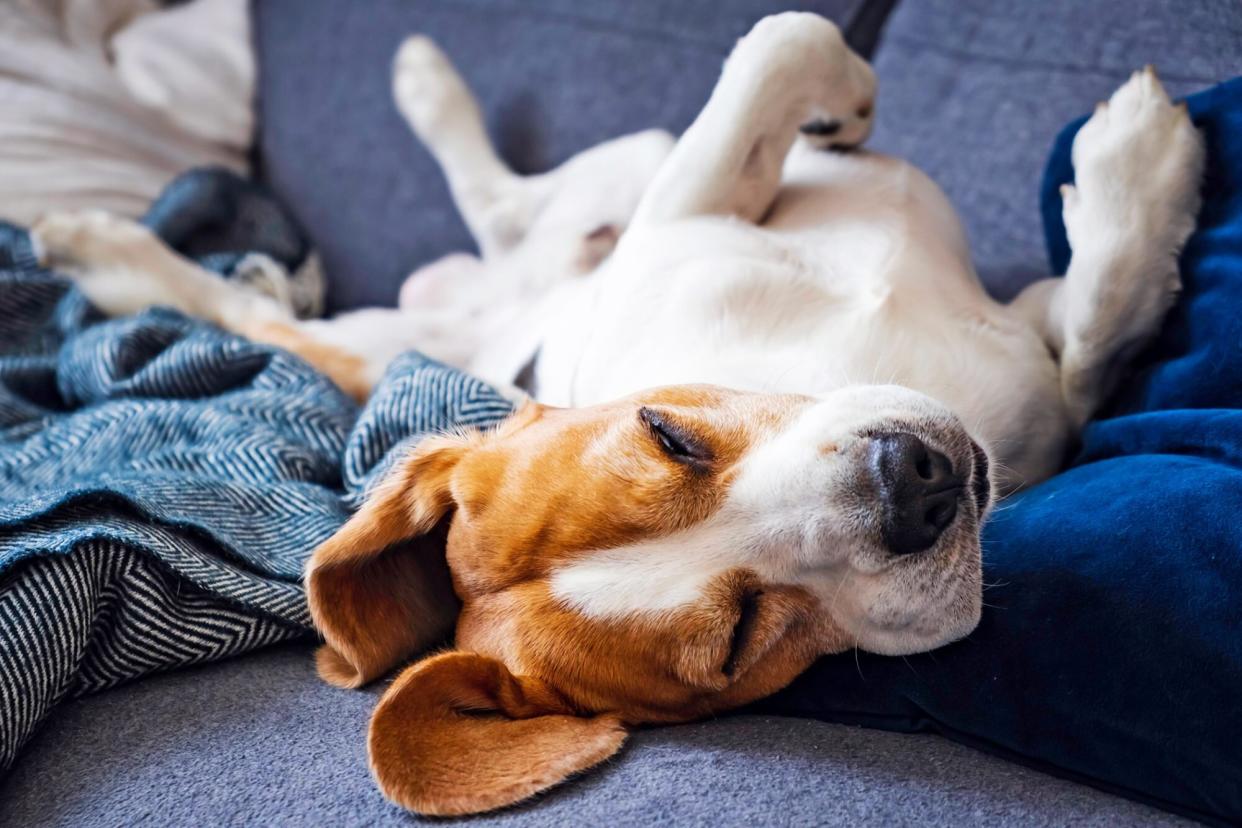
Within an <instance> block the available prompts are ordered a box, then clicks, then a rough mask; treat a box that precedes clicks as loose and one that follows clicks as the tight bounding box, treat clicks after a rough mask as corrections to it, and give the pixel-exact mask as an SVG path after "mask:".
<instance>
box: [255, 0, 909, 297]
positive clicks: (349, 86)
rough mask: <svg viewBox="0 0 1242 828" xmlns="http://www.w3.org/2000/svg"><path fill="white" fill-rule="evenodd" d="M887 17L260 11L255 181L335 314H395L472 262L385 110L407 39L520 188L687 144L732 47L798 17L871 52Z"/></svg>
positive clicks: (431, 169)
mask: <svg viewBox="0 0 1242 828" xmlns="http://www.w3.org/2000/svg"><path fill="white" fill-rule="evenodd" d="M887 6H888V2H887V0H872V2H871V3H870V4H866V6H865V13H862V14H859V10H860V9H864V0H798V2H787V1H784V0H690V1H688V2H677V3H665V2H659V0H627V2H624V3H618V2H576V0H452V1H451V2H449V0H439V1H437V0H419V2H408V0H367V2H363V3H356V2H340V0H260V1H259V2H257V3H256V5H255V28H256V33H255V36H256V38H257V44H258V55H259V76H260V108H259V123H260V126H259V153H260V164H259V168H260V170H261V172H262V174H263V175H264V176H265V177H266V179H267V181H268V183H269V184H271V185H272V187H273V188H274V190H275V191H276V193H277V194H278V195H279V196H280V197H281V198H282V199H283V200H284V202H285V203H286V205H287V206H288V207H289V208H290V209H291V210H292V211H293V213H294V215H296V216H297V217H298V219H299V220H300V221H301V222H302V224H303V225H304V227H305V229H306V230H307V231H308V232H309V234H310V236H311V238H312V240H313V242H314V244H315V245H316V246H317V247H318V248H319V250H320V253H321V254H322V257H323V262H324V265H325V268H326V271H327V274H328V280H329V287H328V306H329V309H330V310H335V309H341V308H347V307H356V306H358V305H367V304H371V305H376V304H378V305H394V304H396V300H397V289H398V287H399V286H400V284H401V282H402V281H403V280H404V279H405V277H406V276H407V275H408V274H409V272H410V271H411V270H413V269H414V268H415V267H416V266H419V265H422V264H425V263H426V262H428V261H431V260H433V259H435V258H438V257H439V256H442V255H444V254H446V253H451V252H455V251H460V250H470V249H473V247H474V245H473V242H472V241H471V239H470V237H469V235H468V234H467V232H466V228H465V226H464V225H463V224H462V222H461V219H460V218H458V216H457V212H456V211H455V210H454V209H453V206H452V202H451V200H450V199H449V195H448V191H447V188H446V187H445V184H444V182H443V180H442V179H441V176H440V173H439V170H438V168H437V167H436V165H435V163H434V162H433V161H432V159H431V157H430V155H428V154H427V152H426V151H425V150H424V149H423V148H422V146H421V145H419V144H418V142H417V140H416V139H415V138H414V136H413V135H411V134H410V132H409V130H408V128H407V127H406V126H405V124H404V122H403V121H402V120H401V118H400V116H399V115H398V114H397V111H396V109H395V107H394V105H393V103H392V91H391V84H390V81H389V71H390V65H391V62H392V57H393V54H394V53H395V52H396V49H397V46H398V45H399V44H400V42H401V41H402V40H403V39H404V38H405V36H406V35H409V34H412V33H414V32H423V33H426V34H429V35H431V36H432V37H434V38H435V39H436V40H437V41H438V42H439V43H440V44H441V45H442V46H443V47H444V49H445V51H446V52H447V53H448V54H449V56H450V57H451V58H452V59H453V61H454V63H456V64H457V66H458V67H459V69H460V70H461V72H462V74H463V75H464V76H465V78H466V80H467V81H468V82H469V83H470V84H471V85H472V86H473V88H474V89H475V91H476V92H477V94H478V95H479V97H480V100H481V102H482V104H483V108H484V110H485V112H486V114H487V120H488V125H489V128H490V130H491V133H492V135H493V138H494V140H495V141H496V142H497V144H498V146H499V148H500V151H501V154H502V155H503V156H504V157H505V158H506V160H508V161H509V162H510V163H511V164H512V165H514V167H515V168H517V169H518V170H520V171H523V172H536V171H542V170H546V169H550V168H551V167H553V166H555V165H556V164H558V163H560V162H562V161H564V160H565V159H566V158H568V157H570V156H571V155H573V154H574V153H575V152H578V151H579V150H582V149H585V148H586V147H589V146H592V145H594V144H596V143H599V142H600V141H602V140H604V139H607V138H613V137H615V136H617V135H621V134H624V133H627V132H634V131H636V130H639V129H644V128H647V127H664V128H667V129H670V130H673V131H675V132H680V131H681V130H682V129H684V128H685V127H686V126H687V125H688V124H689V123H690V121H691V119H693V117H694V116H695V115H696V114H697V113H698V110H699V108H700V107H701V106H702V104H703V101H705V100H706V99H707V95H708V93H709V92H710V91H711V88H712V85H713V84H714V82H715V80H716V76H717V74H718V73H719V71H720V64H721V61H722V60H723V59H724V57H725V55H727V54H728V52H729V49H730V48H731V47H732V45H733V42H734V41H735V40H736V38H737V37H738V36H740V35H741V34H744V33H745V32H746V31H747V30H748V29H749V28H750V26H751V25H752V24H753V23H754V21H756V20H758V19H759V18H760V17H762V16H763V15H765V14H767V13H769V12H773V11H779V10H782V9H787V8H791V7H802V8H808V9H813V10H815V11H818V12H819V13H821V14H824V15H826V16H828V17H831V18H833V19H834V20H837V21H838V22H840V23H841V24H842V26H843V28H849V24H850V22H851V21H853V20H854V19H855V18H856V17H857V19H858V26H857V27H856V28H853V29H852V30H851V35H852V37H853V38H854V40H855V41H856V42H857V43H859V45H860V47H865V46H866V45H867V44H868V43H869V42H870V41H872V40H874V38H875V32H876V29H877V28H878V24H879V22H880V20H881V19H882V15H881V14H879V13H877V9H878V10H879V11H883V10H884V9H885V8H886V7H887Z"/></svg>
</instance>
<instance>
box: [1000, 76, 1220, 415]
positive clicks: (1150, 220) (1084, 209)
mask: <svg viewBox="0 0 1242 828" xmlns="http://www.w3.org/2000/svg"><path fill="white" fill-rule="evenodd" d="M1073 159H1074V177H1075V184H1073V185H1066V186H1065V187H1064V188H1062V198H1063V200H1064V205H1063V208H1062V209H1063V215H1064V219H1065V229H1066V233H1067V235H1068V237H1069V242H1070V247H1071V248H1072V250H1073V258H1072V259H1071V261H1070V265H1069V270H1068V272H1067V273H1066V275H1065V278H1064V279H1047V280H1043V281H1040V282H1036V283H1035V284H1033V285H1031V286H1030V287H1029V288H1027V289H1026V290H1025V291H1024V292H1023V293H1022V294H1021V295H1020V296H1019V297H1018V298H1017V299H1016V300H1015V301H1014V308H1015V309H1016V310H1018V311H1019V312H1020V313H1022V314H1023V315H1025V316H1026V317H1027V318H1028V319H1029V320H1030V321H1032V322H1033V323H1034V324H1035V325H1036V327H1037V328H1038V329H1039V330H1040V331H1041V333H1042V334H1043V335H1044V337H1045V340H1046V341H1047V342H1048V345H1049V347H1050V348H1052V350H1053V351H1054V352H1056V353H1057V354H1059V356H1060V365H1061V392H1062V396H1063V398H1064V401H1065V404H1066V407H1067V410H1068V412H1069V414H1070V417H1071V418H1072V420H1073V421H1074V423H1075V425H1077V426H1081V425H1082V424H1083V423H1084V422H1086V420H1087V419H1088V418H1089V417H1090V416H1091V415H1092V414H1094V413H1095V412H1096V410H1097V409H1098V407H1099V406H1100V404H1101V403H1102V402H1103V401H1104V400H1105V399H1106V398H1107V396H1108V394H1109V393H1110V392H1111V391H1112V389H1113V387H1114V385H1115V384H1116V382H1117V379H1118V378H1119V374H1120V371H1121V369H1123V368H1124V367H1125V364H1126V362H1127V361H1128V360H1129V359H1131V358H1132V357H1133V356H1135V354H1136V353H1137V351H1138V350H1139V349H1140V348H1142V347H1143V346H1144V345H1145V344H1147V342H1148V341H1150V339H1151V338H1152V337H1153V336H1154V335H1155V334H1156V332H1157V331H1158V330H1159V328H1160V324H1161V322H1162V321H1163V319H1164V317H1165V314H1166V313H1167V312H1168V310H1169V308H1170V307H1171V306H1172V305H1173V302H1174V301H1175V300H1176V298H1177V294H1178V291H1179V290H1180V289H1181V281H1180V279H1179V277H1178V269H1177V259H1178V255H1179V253H1180V252H1181V249H1182V247H1183V245H1185V243H1186V240H1187V239H1188V238H1189V237H1190V234H1191V232H1193V230H1194V226H1195V216H1196V214H1197V213H1198V210H1199V184H1200V180H1201V178H1202V173H1203V164H1204V147H1203V142H1202V139H1201V137H1200V135H1199V133H1198V132H1197V131H1196V130H1195V128H1194V125H1193V124H1191V122H1190V118H1189V116H1188V115H1187V113H1186V108H1185V106H1184V105H1181V104H1173V103H1172V102H1171V101H1170V100H1169V96H1168V95H1167V94H1166V93H1165V91H1164V88H1163V87H1162V86H1161V85H1160V81H1159V80H1158V79H1157V77H1156V74H1155V72H1154V71H1153V70H1152V69H1151V67H1148V68H1147V69H1145V70H1143V71H1141V72H1136V73H1134V75H1133V76H1132V77H1131V78H1130V80H1129V81H1128V82H1127V83H1126V84H1125V85H1123V86H1122V87H1121V88H1120V89H1118V90H1117V91H1116V92H1115V93H1114V94H1113V96H1112V98H1111V99H1110V100H1109V101H1108V102H1106V103H1101V104H1100V105H1099V106H1098V107H1096V111H1095V114H1094V115H1092V116H1091V118H1090V120H1088V121H1087V123H1086V124H1084V125H1083V127H1082V129H1081V130H1079V132H1078V135H1077V136H1076V137H1075V139H1074V148H1073Z"/></svg>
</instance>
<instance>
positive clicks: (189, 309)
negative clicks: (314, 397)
mask: <svg viewBox="0 0 1242 828" xmlns="http://www.w3.org/2000/svg"><path fill="white" fill-rule="evenodd" d="M31 238H32V241H33V243H34V246H35V249H36V252H37V253H38V256H39V259H40V261H41V262H42V264H44V265H45V266H47V267H50V268H53V269H55V270H56V271H57V272H59V273H62V274H64V275H66V276H68V277H69V278H71V279H72V280H73V281H74V282H75V283H76V284H77V285H78V287H79V288H80V289H81V290H82V292H83V293H84V294H85V295H86V297H87V298H88V299H90V300H91V302H92V303H93V304H94V305H95V306H96V307H98V308H99V309H100V310H101V311H103V312H104V313H105V314H107V315H109V316H123V315H126V314H130V313H136V312H138V311H141V310H143V309H145V308H147V307H150V306H152V305H164V306H167V307H172V308H175V309H176V310H179V311H181V312H182V313H185V314H187V315H189V316H194V317H198V318H200V319H205V320H207V321H209V322H212V323H214V324H216V325H219V326H220V327H222V328H224V329H225V330H228V331H232V332H234V333H237V334H241V335H242V336H245V337H247V338H249V339H252V340H254V341H256V342H265V343H270V344H273V345H277V346H280V347H282V348H284V349H285V350H288V351H291V352H293V353H295V354H297V355H298V356H300V357H302V358H303V359H305V360H306V361H307V362H309V363H310V364H311V365H313V366H314V367H316V368H318V369H319V370H320V371H322V372H323V373H324V374H327V375H328V377H329V378H331V379H332V380H333V382H335V383H336V384H337V385H338V386H340V387H341V389H342V390H344V391H345V392H346V393H348V394H350V395H351V396H353V397H354V398H356V399H359V400H361V399H365V398H366V397H367V396H368V395H369V394H370V389H371V387H372V386H373V385H374V383H375V382H376V381H377V380H378V378H379V376H380V374H381V372H382V371H383V369H384V367H385V365H386V363H387V358H384V359H382V360H381V359H377V358H375V356H374V355H372V354H369V353H367V352H365V351H355V350H350V349H347V348H345V347H342V346H341V345H340V344H339V343H337V342H334V341H333V338H332V337H330V336H325V335H324V333H325V330H326V328H327V326H330V325H332V322H323V321H313V322H302V321H299V320H297V319H296V318H294V316H293V314H292V313H290V312H289V311H288V310H287V309H286V308H285V306H283V305H281V304H280V303H279V302H277V301H276V300H274V299H272V298H271V297H270V296H267V295H265V294H263V293H260V292H258V291H257V290H255V289H253V288H251V287H248V286H246V285H241V284H237V283H235V282H231V281H229V280H227V279H224V278H221V277H220V276H217V275H215V274H214V273H209V272H208V271H206V270H204V269H202V268H201V267H199V266H198V265H197V264H195V263H194V262H192V261H190V260H189V259H186V258H184V257H182V256H180V255H179V254H178V253H176V252H175V251H174V250H172V249H171V248H169V247H168V246H167V245H165V244H164V242H163V241H161V240H160V238H159V237H158V236H156V235H155V234H154V233H152V232H151V230H149V229H148V228H147V227H144V226H143V225H141V224H138V223H137V222H134V221H131V220H129V219H126V218H122V217H120V216H115V215H112V214H110V213H106V212H102V211H90V212H80V213H79V212H60V213H50V214H48V215H47V216H44V217H43V218H42V219H40V220H39V221H38V222H36V223H35V225H34V227H32V228H31ZM391 313H392V314H393V315H394V316H395V315H396V314H397V312H396V311H391ZM375 327H376V326H375V323H371V324H370V325H369V328H370V329H371V331H372V337H373V338H374V337H375V336H376V334H375V332H374V329H375ZM399 332H400V333H404V331H403V330H402V328H401V326H398V325H394V326H392V335H394V336H395V335H397V334H398V333H399Z"/></svg>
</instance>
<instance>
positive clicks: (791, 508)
mask: <svg viewBox="0 0 1242 828" xmlns="http://www.w3.org/2000/svg"><path fill="white" fill-rule="evenodd" d="M990 501H991V486H990V483H989V479H988V462H987V458H986V455H985V453H984V452H983V450H982V449H981V448H980V447H979V446H978V445H977V444H976V443H975V442H974V441H973V440H971V439H970V437H969V436H968V435H967V433H966V431H965V430H964V428H963V427H962V425H961V423H960V422H959V421H958V420H957V418H956V417H954V416H953V415H952V414H951V413H949V412H948V411H946V410H945V409H944V408H943V407H941V406H939V405H938V404H936V403H934V402H933V401H931V400H930V399H928V398H926V397H924V396H922V395H920V394H916V393H914V392H911V391H908V390H905V389H900V388H895V387H879V386H861V387H851V388H846V389H843V390H840V391H837V392H834V393H832V394H830V395H827V396H824V397H821V398H811V397H801V396H784V395H764V394H749V393H741V392H734V391H728V390H725V389H721V388H716V387H709V386H679V387H671V388H663V389H657V390H654V391H649V392H644V393H642V394H638V395H636V396H634V397H631V398H627V399H625V400H621V401H618V402H615V403H610V404H607V405H601V406H596V407H593V408H585V409H553V408H548V407H545V406H541V405H538V404H534V403H530V404H528V405H526V406H525V407H524V408H522V409H521V410H520V411H519V412H518V413H517V414H515V415H514V416H513V417H512V418H511V419H510V420H509V421H507V422H506V423H504V424H503V425H502V426H500V427H499V428H498V429H497V430H495V431H494V432H491V433H487V434H479V435H472V436H462V437H436V438H431V439H428V440H426V441H424V442H423V443H422V444H421V445H420V446H419V447H418V448H417V449H416V450H415V451H414V452H413V453H412V454H411V455H410V456H409V457H408V458H407V459H405V460H404V462H403V463H402V464H401V465H400V466H398V467H397V468H396V469H395V470H394V471H393V473H392V474H391V475H390V476H389V477H388V479H387V480H386V481H384V483H383V484H382V486H381V487H380V488H379V489H378V490H377V491H375V492H374V493H373V494H372V495H371V496H370V497H369V499H368V500H367V502H366V503H365V504H364V505H363V507H362V508H361V509H360V510H359V511H358V513H357V514H356V515H355V516H354V517H353V518H352V519H351V520H350V521H349V522H348V523H347V524H346V525H345V526H344V527H343V528H342V529H341V530H340V531H339V532H338V533H337V534H336V535H335V536H334V537H332V538H331V539H330V540H329V541H327V542H326V543H325V544H324V545H323V546H322V547H320V548H319V549H318V550H317V551H316V553H315V555H314V557H313V559H312V561H311V564H310V566H309V569H308V572H307V580H308V586H309V592H310V601H311V609H312V611H313V613H314V617H315V620H316V622H317V624H318V626H319V628H320V630H321V631H322V633H323V635H324V638H325V640H326V642H327V643H326V645H325V647H324V648H323V649H322V650H321V651H320V655H319V667H320V673H321V675H323V677H324V678H326V679H327V680H328V681H331V682H333V683H335V684H339V685H343V686H358V685H360V684H363V683H366V682H368V681H371V680H372V679H375V678H377V677H379V676H381V675H383V674H384V673H386V672H388V671H389V670H390V669H392V668H393V667H394V666H395V665H397V664H399V663H400V662H401V661H402V660H404V659H406V658H408V657H410V656H411V655H412V654H413V653H415V652H416V651H418V650H419V649H421V648H425V647H426V646H428V645H429V644H431V643H434V639H435V637H436V636H437V635H442V634H443V633H444V632H445V630H444V628H443V627H437V626H436V624H435V621H434V618H435V616H437V614H439V615H440V616H441V617H442V616H443V612H444V610H445V609H446V607H445V606H444V594H446V593H447V592H448V590H447V589H445V588H443V587H441V590H440V594H439V595H437V594H436V589H437V586H438V585H441V584H442V583H443V582H442V581H440V580H437V579H436V578H434V577H432V574H433V572H434V569H435V561H436V560H437V557H438V556H437V555H436V554H435V552H434V551H432V550H431V548H430V547H435V546H437V545H438V544H437V543H436V542H435V540H434V539H439V540H440V541H442V542H443V543H444V545H445V546H446V548H447V562H448V567H449V570H450V573H451V581H452V588H453V591H454V592H455V593H456V596H457V598H458V599H460V614H459V616H458V618H457V627H456V646H457V648H458V649H456V650H453V651H451V652H446V653H441V654H439V655H434V656H431V657H429V658H426V659H424V660H423V661H421V662H418V663H416V664H414V665H413V666H411V667H409V668H408V669H407V670H406V671H405V672H403V673H402V674H401V675H400V676H399V677H398V678H397V680H396V681H395V683H394V684H393V685H392V687H391V688H389V690H388V691H387V693H386V694H385V695H384V697H383V699H382V700H381V702H380V704H379V706H378V708H377V709H376V712H375V715H374V718H373V719H372V724H371V731H370V756H371V763H372V768H373V770H374V772H375V775H376V778H377V780H378V781H379V784H380V787H381V788H382V789H383V791H384V793H385V794H386V795H387V796H388V797H389V798H390V799H392V800H394V801H395V802H397V803H399V804H401V805H404V806H406V807H408V808H411V809H413V810H416V811H420V812H423V813H432V814H458V813H469V812H475V811H480V810H486V809H489V808H494V807H499V806H502V805H505V804H509V803H511V802H515V801H517V800H520V799H522V798H525V797H526V796H529V795H531V794H533V793H535V792H537V791H539V790H542V789H544V788H547V787H549V786H551V785H553V784H555V783H557V782H559V781H560V780H562V779H564V778H565V777H566V776H568V775H570V774H572V773H574V772H576V771H579V770H582V769H584V768H587V767H590V766H591V765H594V764H595V763H597V762H599V761H601V760H603V759H605V758H606V757H608V756H610V755H611V754H613V753H614V752H615V751H616V750H617V749H618V748H619V747H620V745H621V743H622V741H623V740H624V738H625V730H624V728H625V726H626V725H629V724H638V723H653V722H673V721H684V720H688V719H693V718H696V717H701V716H704V715H707V714H710V713H713V712H715V711H719V710H723V709H726V708H730V707H735V706H738V705H741V704H743V703H745V702H748V701H751V700H754V699H757V698H760V697H762V696H764V695H767V694H769V693H772V692H774V691H776V690H778V689H779V688H781V687H782V686H784V685H785V684H787V683H788V682H789V681H791V680H792V679H793V678H794V677H795V676H796V675H797V674H798V673H799V672H800V671H802V670H803V669H804V668H805V667H807V666H808V665H809V664H810V663H811V662H812V661H813V660H814V659H815V658H816V657H817V656H819V655H821V654H825V653H833V652H839V651H842V650H845V649H848V648H851V647H854V646H857V647H861V648H863V649H866V650H872V651H875V652H879V653H892V654H896V653H909V652H915V651H921V650H926V649H930V648H933V647H936V646H939V645H941V644H944V643H946V642H948V641H951V640H953V639H956V638H959V637H961V636H963V635H965V634H966V633H968V632H969V631H970V630H971V629H973V628H974V626H975V624H976V622H977V620H978V617H979V607H980V554H979V527H980V524H981V522H982V519H983V516H984V514H985V512H986V511H987V509H988V507H989V505H990ZM429 538H430V539H433V540H432V541H431V542H428V539H429ZM420 539H421V540H420ZM424 547H426V548H424Z"/></svg>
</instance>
